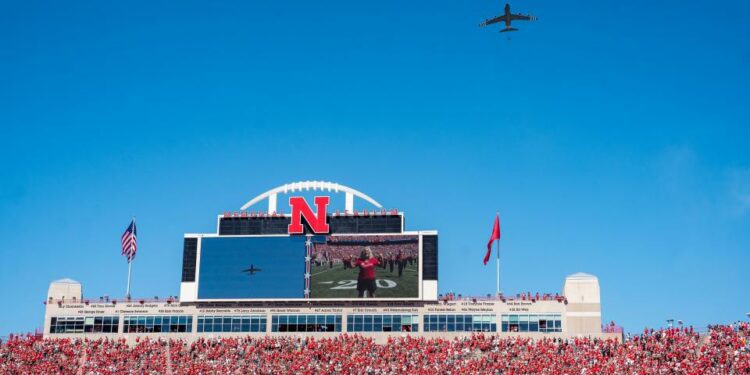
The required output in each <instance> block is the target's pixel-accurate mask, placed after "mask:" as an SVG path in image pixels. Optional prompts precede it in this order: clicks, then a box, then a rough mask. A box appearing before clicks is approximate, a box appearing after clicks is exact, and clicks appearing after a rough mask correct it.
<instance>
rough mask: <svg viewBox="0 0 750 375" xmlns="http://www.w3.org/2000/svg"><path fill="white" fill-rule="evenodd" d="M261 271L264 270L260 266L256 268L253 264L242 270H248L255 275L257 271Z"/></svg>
mask: <svg viewBox="0 0 750 375" xmlns="http://www.w3.org/2000/svg"><path fill="white" fill-rule="evenodd" d="M260 271H263V270H262V269H260V268H255V265H252V264H251V265H250V268H248V269H245V270H242V272H247V273H249V274H251V275H255V273H256V272H260Z"/></svg>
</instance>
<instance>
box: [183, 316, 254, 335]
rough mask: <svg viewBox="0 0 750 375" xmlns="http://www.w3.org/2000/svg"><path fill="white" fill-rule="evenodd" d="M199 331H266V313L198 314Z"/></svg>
mask: <svg viewBox="0 0 750 375" xmlns="http://www.w3.org/2000/svg"><path fill="white" fill-rule="evenodd" d="M197 330H198V332H265V331H266V316H265V315H236V316H210V315H199V316H198V328H197Z"/></svg>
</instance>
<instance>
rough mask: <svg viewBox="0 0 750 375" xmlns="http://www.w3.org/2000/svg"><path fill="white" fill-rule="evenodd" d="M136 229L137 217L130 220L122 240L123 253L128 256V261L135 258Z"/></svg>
mask: <svg viewBox="0 0 750 375" xmlns="http://www.w3.org/2000/svg"><path fill="white" fill-rule="evenodd" d="M135 236H136V230H135V219H133V221H131V222H130V225H128V229H125V233H123V234H122V238H121V239H120V242H121V243H122V255H124V256H125V257H126V258H128V262H130V261H131V260H133V258H135V249H136V241H135Z"/></svg>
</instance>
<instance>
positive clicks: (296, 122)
mask: <svg viewBox="0 0 750 375" xmlns="http://www.w3.org/2000/svg"><path fill="white" fill-rule="evenodd" d="M502 5H503V4H502V3H501V2H498V1H484V0H483V1H465V0H453V1H421V2H420V1H413V2H404V1H390V0H386V1H382V0H379V1H365V2H360V1H355V2H351V1H348V2H347V1H339V2H334V1H323V2H309V1H300V2H284V1H263V2H234V3H230V2H225V3H222V4H218V3H216V2H194V1H186V2H180V3H179V4H178V3H174V2H153V1H149V2H140V3H139V2H98V1H83V2H58V1H50V2H36V1H10V2H9V1H7V0H3V1H0V127H1V128H2V134H3V142H2V143H3V145H2V147H0V171H1V172H0V238H2V245H1V246H0V259H1V261H0V299H2V301H3V302H2V305H3V308H2V309H0V335H5V334H7V333H8V332H19V331H27V330H32V329H34V328H35V327H41V326H42V323H43V322H42V317H43V308H44V306H43V305H42V301H43V300H44V298H45V295H46V292H47V286H48V283H49V282H50V281H52V280H54V279H57V278H61V277H71V278H73V279H76V280H79V281H81V282H82V283H83V286H84V293H85V295H87V296H89V297H96V296H100V295H103V294H109V295H112V296H116V295H122V294H123V293H124V289H125V283H126V273H127V271H126V269H127V266H126V262H125V260H124V259H123V258H122V256H120V250H119V248H118V247H119V239H120V235H121V234H122V231H123V230H124V229H125V227H126V226H127V224H128V222H129V220H130V217H131V215H137V216H138V224H139V228H138V229H139V252H138V256H137V258H136V261H135V265H134V281H133V289H134V294H135V295H137V296H146V297H150V296H154V295H159V296H165V295H170V294H177V293H178V292H179V290H178V289H179V278H180V267H181V257H182V235H183V233H185V232H207V231H212V230H214V229H215V228H214V226H215V222H216V221H215V220H216V215H217V214H218V213H220V212H222V211H224V210H227V209H238V208H239V207H240V206H241V205H242V204H243V203H244V202H246V201H247V200H248V199H250V198H252V197H253V196H255V195H256V194H259V193H260V192H262V191H265V190H266V189H268V188H271V187H273V186H276V185H280V184H282V183H286V182H291V181H297V180H304V179H319V180H330V181H336V182H340V183H343V184H346V185H350V186H353V187H355V188H358V189H360V190H362V191H363V192H365V193H367V194H370V195H371V196H373V197H374V198H375V199H377V200H379V201H381V202H382V203H384V204H385V205H386V206H388V207H398V208H400V209H402V210H404V211H405V212H406V214H407V219H406V220H407V221H406V223H407V228H409V229H437V230H439V231H440V233H441V237H440V263H441V267H440V289H441V292H446V291H455V292H460V293H464V294H468V293H476V294H478V293H487V292H491V291H493V290H494V280H495V273H494V267H493V266H492V265H490V266H487V267H484V266H483V265H482V261H481V260H482V257H483V253H484V246H485V244H486V241H487V238H488V236H489V234H490V229H491V224H492V219H493V216H494V214H495V211H496V210H500V211H501V214H502V219H503V227H502V229H503V240H502V246H503V285H504V288H503V289H505V290H506V291H508V292H519V291H527V290H530V291H550V292H556V291H559V290H560V288H561V286H562V282H563V278H564V276H565V275H567V274H571V273H574V272H578V271H583V272H588V273H592V274H595V275H597V276H599V278H600V282H601V286H602V299H603V319H604V320H606V321H609V320H615V321H616V322H618V323H621V324H623V325H624V326H625V327H626V328H627V329H628V330H632V331H638V330H640V329H642V328H643V327H644V326H650V327H655V326H660V325H663V324H664V323H663V322H664V319H666V318H675V319H683V320H685V321H686V322H687V323H689V324H694V325H697V326H704V325H706V324H707V323H712V322H731V321H735V320H738V319H742V318H744V315H745V313H746V312H748V311H750V303H748V301H750V147H748V141H750V94H749V93H748V84H749V83H750V79H749V78H750V44H749V43H748V39H749V38H750V33H749V32H748V28H747V19H746V18H747V15H748V13H750V3H748V2H746V1H718V2H711V3H709V2H705V1H704V2H698V1H657V2H654V1H640V0H639V1H626V2H624V1H587V2H570V1H564V2H563V1H538V0H535V1H518V2H516V3H514V4H513V5H514V10H517V11H522V12H532V13H534V14H535V15H537V16H538V17H539V21H538V22H534V23H518V25H517V26H518V27H519V28H520V29H521V30H520V31H519V32H517V33H514V34H513V35H511V39H508V38H507V35H505V34H499V33H498V32H497V30H498V27H493V28H485V29H480V28H478V26H477V25H478V23H479V22H480V21H481V20H482V19H484V18H487V17H490V16H492V15H495V14H498V13H500V12H501V8H502Z"/></svg>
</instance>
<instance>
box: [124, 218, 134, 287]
mask: <svg viewBox="0 0 750 375" xmlns="http://www.w3.org/2000/svg"><path fill="white" fill-rule="evenodd" d="M133 230H134V231H135V216H133ZM130 246H131V247H132V246H133V245H130ZM132 271H133V260H132V256H128V289H127V291H125V298H126V299H128V300H130V275H131V273H132Z"/></svg>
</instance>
